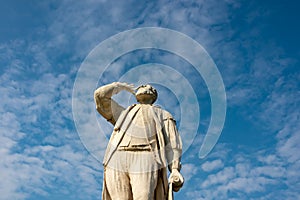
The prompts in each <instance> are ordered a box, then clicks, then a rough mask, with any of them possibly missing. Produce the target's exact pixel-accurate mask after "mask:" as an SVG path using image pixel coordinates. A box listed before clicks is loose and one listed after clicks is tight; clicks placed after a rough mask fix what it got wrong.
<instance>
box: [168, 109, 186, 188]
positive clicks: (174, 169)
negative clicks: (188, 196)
mask: <svg viewBox="0 0 300 200" xmlns="http://www.w3.org/2000/svg"><path fill="white" fill-rule="evenodd" d="M164 127H165V131H166V134H167V137H168V142H169V144H167V159H168V163H170V164H169V170H170V172H171V174H170V182H173V190H174V191H176V192H177V191H178V190H179V189H180V188H181V187H182V185H183V183H184V178H183V176H182V175H181V174H180V169H181V162H180V159H181V154H182V142H181V138H180V135H179V133H178V131H177V128H176V121H175V120H174V119H173V117H172V116H171V115H170V114H169V113H168V114H167V115H166V116H165V117H164Z"/></svg>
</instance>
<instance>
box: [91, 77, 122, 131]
mask: <svg viewBox="0 0 300 200" xmlns="http://www.w3.org/2000/svg"><path fill="white" fill-rule="evenodd" d="M120 91H121V90H120V88H118V86H117V83H111V84H108V85H104V86H102V87H99V88H98V89H97V90H95V92H94V101H95V104H96V109H97V111H98V112H99V113H100V114H101V115H102V116H103V117H104V118H105V119H106V120H107V121H109V122H110V123H112V124H113V125H115V123H116V121H117V119H118V118H119V116H120V114H121V112H122V111H123V110H125V108H123V107H122V106H120V105H119V104H118V103H117V102H116V101H114V100H113V99H112V96H113V95H114V94H117V93H119V92H120Z"/></svg>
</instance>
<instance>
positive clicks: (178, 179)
mask: <svg viewBox="0 0 300 200" xmlns="http://www.w3.org/2000/svg"><path fill="white" fill-rule="evenodd" d="M169 181H170V183H172V186H173V191H174V192H178V191H179V190H180V188H181V187H182V186H183V183H184V178H183V176H182V175H181V174H180V172H179V171H178V170H177V169H173V170H172V173H171V174H170V179H169Z"/></svg>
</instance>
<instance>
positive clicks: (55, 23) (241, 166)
mask: <svg viewBox="0 0 300 200" xmlns="http://www.w3.org/2000/svg"><path fill="white" fill-rule="evenodd" d="M299 7H300V4H299V2H297V1H289V2H284V1H280V0H276V1H269V0H266V1H242V0H240V1H237V0H236V1H235V0H224V1H218V0H201V1H167V0H160V1H121V0H120V1H106V0H99V1H97V0H87V1H71V0H61V1H58V0H53V1H38V0H35V1H34V0H29V1H21V0H10V1H1V6H0V33H1V34H0V66H1V67H0V83H1V84H0V94H1V104H0V112H1V115H0V159H1V162H0V179H1V181H0V193H1V196H0V199H4V200H6V199H32V200H35V199H48V200H52V199H92V200H94V199H101V188H102V172H103V168H102V164H101V162H100V161H99V160H97V159H96V158H95V156H92V155H91V153H90V152H89V151H87V150H86V148H85V146H84V145H83V143H82V141H81V140H80V137H79V133H78V131H77V129H76V127H75V122H74V118H73V113H72V112H73V110H72V92H73V87H74V83H75V80H76V76H77V73H78V71H79V69H80V67H81V64H82V63H83V61H84V59H85V58H86V56H87V55H88V54H89V53H90V52H91V51H92V50H93V49H94V48H95V47H96V46H97V45H98V44H99V43H100V42H102V41H104V40H106V39H107V38H109V37H111V36H113V35H115V34H118V33H120V32H122V31H126V30H129V29H133V28H142V27H163V28H168V29H172V30H175V31H179V32H181V33H183V34H186V35H188V36H189V37H191V38H193V39H194V40H195V41H197V42H198V43H199V44H201V45H202V46H203V47H204V48H205V50H206V51H207V52H208V54H209V55H210V56H211V58H212V59H213V60H214V62H215V64H216V66H217V67H218V70H219V71H220V74H221V76H222V78H223V82H224V87H225V89H226V98H227V113H226V121H225V125H224V129H223V132H222V135H221V137H220V139H219V141H218V143H217V145H216V146H215V147H214V149H213V151H212V152H210V154H209V155H208V156H207V157H206V158H204V159H200V158H199V156H198V152H199V148H200V146H201V144H202V142H203V137H204V134H205V132H206V131H207V129H208V124H209V121H210V115H211V110H210V106H211V102H210V101H211V100H210V96H209V91H208V88H207V87H206V85H205V82H204V81H203V79H202V78H201V76H199V75H198V76H196V75H195V73H196V71H195V70H193V68H192V67H191V65H190V64H189V63H187V62H186V61H185V60H183V59H181V58H179V57H178V56H176V55H174V54H171V53H169V52H164V51H160V50H151V49H148V50H138V51H134V52H130V53H128V54H126V55H123V56H122V57H120V58H118V59H116V60H115V62H114V63H112V64H111V66H110V68H108V69H107V70H106V71H105V74H103V77H101V78H100V77H99V82H98V83H94V84H95V88H96V86H97V84H98V85H101V84H104V83H108V82H113V81H118V80H119V79H120V78H121V76H122V75H124V74H126V73H125V72H128V71H130V70H131V69H134V67H135V66H139V65H143V64H147V63H161V64H164V65H168V66H170V67H172V69H174V70H175V71H177V72H180V74H181V75H182V76H183V77H184V79H185V80H188V81H189V83H190V85H191V86H192V88H193V89H194V91H197V92H196V95H197V101H198V105H199V106H200V113H201V117H200V125H199V127H196V131H195V133H192V134H195V137H194V138H193V140H192V141H190V140H188V141H187V144H188V147H186V151H185V152H184V154H183V160H182V161H183V171H182V172H183V174H184V176H185V180H186V182H185V185H184V187H183V188H182V190H181V191H180V192H179V193H178V194H176V196H175V197H176V199H183V198H186V197H187V198H189V199H195V200H199V199H226V200H227V199H278V200H281V199H297V198H299V196H300V192H299V191H300V184H299V183H300V175H299V170H300V154H299V150H300V132H299V130H300V126H299V124H300V123H299V118H300V116H299V106H300V94H299V91H300V83H299V80H300V75H299V56H300V51H299V45H300V40H299V35H300V24H299V18H300V16H299V15H300V14H299V12H298V10H299ZM98 62H101V61H98ZM98 70H99V69H98ZM101 70H102V69H101ZM150 77H151V76H150ZM157 77H158V78H159V77H160V76H153V78H157ZM164 78H166V77H165V75H164V76H163V77H162V81H165V82H166V83H167V82H168V80H164ZM168 78H169V79H170V80H175V81H176V80H181V79H177V77H176V74H174V73H173V74H171V75H170V76H169V77H168ZM124 80H126V77H125V78H124ZM183 82H184V81H179V83H180V84H178V85H179V86H178V88H177V89H170V88H168V87H167V86H166V85H167V84H166V85H165V86H164V85H163V84H160V85H159V84H157V87H158V89H159V94H160V96H159V101H158V104H160V105H162V106H163V107H164V108H166V109H167V110H169V111H170V112H172V114H173V115H174V116H175V118H176V119H177V120H178V121H179V122H180V123H183V122H185V121H184V119H181V117H182V116H185V115H187V116H190V115H189V114H192V113H193V112H194V111H195V110H193V108H184V109H180V106H181V105H180V103H181V101H180V95H184V94H181V93H179V96H176V95H175V94H176V92H177V91H185V88H183V89H181V88H182V87H183V85H182V84H181V83H183ZM82 87H84V85H83V86H82ZM175 90H176V91H175ZM91 92H93V91H91ZM126 98H127V100H126V102H123V103H124V104H125V105H127V104H129V103H130V102H131V101H133V99H129V100H128V97H126ZM126 98H125V99H126ZM168 98H169V99H168ZM119 99H120V100H122V99H124V98H122V96H121V97H119ZM91 100H92V97H91ZM191 105H197V104H195V103H194V102H192V101H191ZM89 106H91V107H93V106H94V105H93V102H92V101H91V102H90V104H89ZM91 112H92V114H93V116H96V117H97V120H98V123H96V124H94V125H93V124H92V125H90V126H87V127H86V128H87V130H91V131H90V132H89V133H87V134H90V135H89V136H90V137H96V138H97V140H95V141H96V142H94V145H95V147H94V148H95V151H97V152H99V155H100V157H101V152H103V149H105V145H106V143H105V140H101V138H103V136H105V135H109V134H110V131H111V129H112V127H111V126H110V125H108V124H106V122H105V121H104V120H102V119H101V118H100V116H99V115H96V113H95V111H94V110H92V111H91ZM85 114H86V113H82V116H85ZM190 122H193V120H190ZM186 123H188V122H186ZM192 125H194V124H192ZM180 126H181V127H182V126H184V125H180ZM99 127H100V129H101V130H102V132H103V133H99V135H97V136H93V135H92V136H91V133H93V132H95V131H97V130H99ZM188 134H189V133H187V132H185V131H184V130H183V132H182V137H183V140H186V139H185V138H188ZM98 137H99V138H98ZM92 139H93V138H92ZM99 140H100V142H99V143H98V142H97V141H99ZM91 141H92V140H91ZM98 145H99V146H98ZM96 157H97V156H96Z"/></svg>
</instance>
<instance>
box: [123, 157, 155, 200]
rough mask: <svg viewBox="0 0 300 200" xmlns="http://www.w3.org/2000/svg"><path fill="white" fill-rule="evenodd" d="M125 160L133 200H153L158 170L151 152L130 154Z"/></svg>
mask: <svg viewBox="0 0 300 200" xmlns="http://www.w3.org/2000/svg"><path fill="white" fill-rule="evenodd" d="M127 158H128V159H129V160H130V162H129V163H130V165H129V179H130V184H131V189H132V195H133V200H154V193H155V188H156V186H157V180H158V169H157V164H156V162H155V160H154V159H153V152H131V153H130V154H128V157H127Z"/></svg>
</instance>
